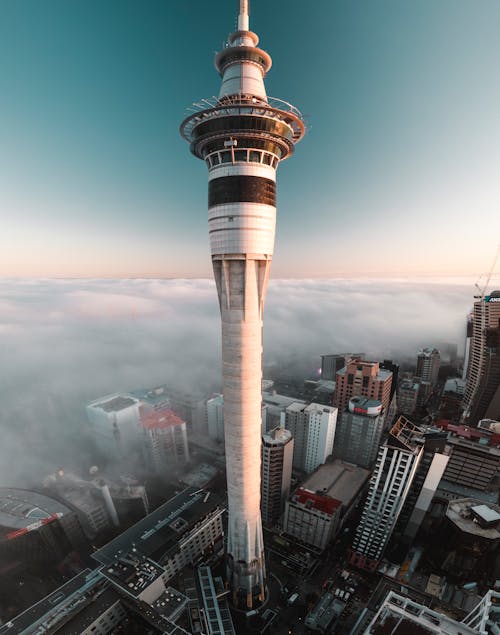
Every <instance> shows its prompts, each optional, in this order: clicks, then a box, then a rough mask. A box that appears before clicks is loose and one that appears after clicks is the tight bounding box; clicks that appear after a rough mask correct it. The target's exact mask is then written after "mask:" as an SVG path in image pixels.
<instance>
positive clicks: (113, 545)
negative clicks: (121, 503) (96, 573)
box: [92, 487, 223, 565]
mask: <svg viewBox="0 0 500 635" xmlns="http://www.w3.org/2000/svg"><path fill="white" fill-rule="evenodd" d="M217 508H219V509H223V504H222V499H221V498H220V497H219V496H217V495H216V494H213V493H210V492H207V491H204V490H199V489H197V488H196V487H187V488H186V489H185V490H183V491H182V492H180V493H179V494H177V495H176V496H174V497H173V498H171V499H170V500H169V501H167V502H166V503H164V504H163V505H161V506H160V507H158V509H156V510H155V511H154V512H152V513H151V514H149V515H148V516H146V517H145V518H142V519H141V520H140V521H139V522H137V523H136V524H135V525H132V527H129V528H128V529H127V530H126V531H124V532H123V533H122V534H120V535H119V536H117V537H116V538H115V539H114V540H111V542H108V544H107V545H105V546H104V547H102V548H101V549H99V550H98V551H95V552H94V553H93V554H92V557H93V558H94V559H95V560H97V561H98V562H100V563H101V564H104V565H109V564H111V563H113V562H114V561H115V560H117V559H118V558H120V557H121V556H123V555H125V554H127V553H128V552H129V551H130V550H131V549H132V547H135V548H136V549H137V551H138V552H139V553H140V554H142V555H144V556H146V557H147V558H151V559H152V560H155V561H156V562H159V563H160V564H161V562H162V559H164V558H166V557H167V556H168V555H169V554H170V553H171V552H172V551H175V549H176V547H177V543H178V542H179V540H180V539H181V538H182V536H183V534H185V533H186V532H187V531H188V530H189V529H191V527H193V525H195V524H196V523H197V522H199V521H200V520H201V519H202V518H203V517H205V516H207V515H208V514H209V513H211V512H213V511H214V510H216V509H217Z"/></svg>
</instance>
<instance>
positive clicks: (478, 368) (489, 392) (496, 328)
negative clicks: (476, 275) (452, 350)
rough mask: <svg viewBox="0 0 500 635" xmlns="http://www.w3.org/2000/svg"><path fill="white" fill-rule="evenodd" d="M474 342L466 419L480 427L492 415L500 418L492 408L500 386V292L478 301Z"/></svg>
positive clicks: (466, 402)
mask: <svg viewBox="0 0 500 635" xmlns="http://www.w3.org/2000/svg"><path fill="white" fill-rule="evenodd" d="M473 314H474V319H473V332H472V342H471V347H470V359H469V370H468V377H467V387H466V389H465V395H464V400H463V404H464V418H465V420H466V422H467V423H468V424H469V425H474V426H475V425H477V423H478V421H479V420H480V419H483V418H484V417H485V416H488V417H490V418H492V419H497V418H500V403H499V404H498V407H499V411H498V412H497V413H495V412H493V411H491V410H490V409H489V407H490V404H491V402H492V401H493V400H494V398H495V393H496V392H497V390H498V387H499V385H500V291H493V292H492V293H491V294H490V295H487V296H485V297H484V298H481V299H479V300H478V301H477V302H474V313H473Z"/></svg>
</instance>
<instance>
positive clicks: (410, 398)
mask: <svg viewBox="0 0 500 635" xmlns="http://www.w3.org/2000/svg"><path fill="white" fill-rule="evenodd" d="M419 390H420V382H419V381H418V380H417V379H403V380H402V381H401V383H400V384H399V388H398V408H399V411H400V412H402V413H403V414H404V415H406V416H410V415H412V414H413V413H414V412H415V410H416V409H417V405H418V393H419Z"/></svg>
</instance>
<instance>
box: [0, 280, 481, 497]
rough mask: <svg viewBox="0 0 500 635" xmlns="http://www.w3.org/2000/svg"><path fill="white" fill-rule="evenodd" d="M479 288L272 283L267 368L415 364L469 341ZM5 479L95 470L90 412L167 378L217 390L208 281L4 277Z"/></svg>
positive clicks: (0, 316)
mask: <svg viewBox="0 0 500 635" xmlns="http://www.w3.org/2000/svg"><path fill="white" fill-rule="evenodd" d="M471 303H472V285H471V284H470V282H468V281H456V280H455V281H450V280H438V281H436V280H434V281H430V280H420V281H418V280H403V279H399V280H366V279H364V280H349V279H342V280H274V281H272V282H271V284H270V287H269V291H268V296H267V302H266V315H265V329H264V350H265V354H264V362H265V364H271V363H275V362H278V363H280V364H287V363H292V361H291V360H293V363H296V362H297V360H299V361H300V362H302V363H303V366H304V367H310V368H313V367H314V366H315V365H316V366H317V365H319V356H320V355H321V354H323V353H329V352H334V351H340V350H356V351H358V350H361V351H364V352H366V354H367V357H368V358H374V359H381V358H386V357H393V358H395V359H397V360H399V361H404V360H406V359H414V358H415V355H416V351H417V350H418V348H419V347H421V346H436V345H437V346H439V345H440V344H441V343H442V342H456V343H458V344H459V350H460V347H461V344H462V341H463V335H464V333H463V331H464V320H465V315H466V312H467V311H468V310H469V308H470V306H471ZM0 347H1V359H2V363H1V368H0V403H1V404H2V405H1V410H0V429H1V432H2V444H1V446H0V484H1V485H8V484H11V485H24V484H28V483H29V482H31V481H32V480H33V479H37V478H39V477H40V475H42V474H43V473H45V472H47V471H48V470H51V469H54V468H55V467H57V465H58V464H63V465H66V466H67V465H70V464H75V463H76V464H78V465H82V466H88V462H89V461H90V460H91V459H90V456H89V452H88V449H87V448H88V445H87V444H86V443H85V440H86V439H87V427H86V420H85V413H84V406H85V404H86V403H88V402H89V401H91V400H93V399H95V398H97V397H100V396H102V395H105V394H107V393H111V392H115V391H126V390H131V389H134V388H141V387H149V386H153V385H157V384H161V383H167V384H173V385H177V386H179V385H180V386H184V387H187V388H191V389H192V390H193V391H199V390H202V391H207V392H208V391H211V390H217V389H218V388H219V385H220V362H219V356H220V351H219V348H220V334H219V313H218V305H217V299H216V292H215V285H214V283H213V282H212V281H211V280H22V281H19V280H11V281H9V280H3V281H2V282H0Z"/></svg>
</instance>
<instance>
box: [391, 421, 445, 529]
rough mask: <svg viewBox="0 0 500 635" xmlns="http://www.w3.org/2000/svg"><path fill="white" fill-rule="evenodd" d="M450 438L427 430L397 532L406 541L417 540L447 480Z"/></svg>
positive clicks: (434, 430) (432, 429)
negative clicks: (427, 515)
mask: <svg viewBox="0 0 500 635" xmlns="http://www.w3.org/2000/svg"><path fill="white" fill-rule="evenodd" d="M447 438H448V435H447V433H446V432H443V431H442V430H438V429H435V428H427V429H424V431H423V435H422V443H423V452H422V456H421V459H420V462H419V464H418V467H417V471H416V472H415V477H414V478H413V481H412V483H411V486H410V489H409V491H408V496H407V497H406V500H405V503H404V505H403V507H402V509H401V514H400V515H399V518H398V522H397V526H396V529H395V531H396V533H400V534H401V535H402V536H403V537H404V539H405V540H406V541H412V540H413V539H414V538H415V537H416V535H417V532H418V530H419V529H420V526H421V524H422V521H423V520H424V517H425V515H426V513H427V512H428V510H429V508H430V507H431V503H432V500H433V499H434V496H435V495H436V492H437V489H438V486H439V484H440V482H441V479H442V478H443V474H444V471H445V469H446V466H447V464H448V461H449V455H448V451H449V448H448V446H447Z"/></svg>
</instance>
